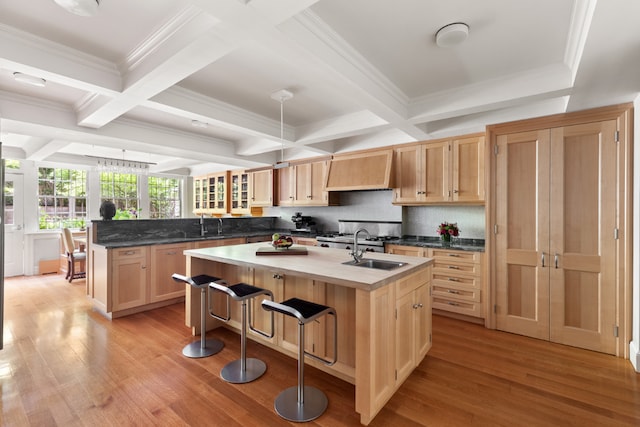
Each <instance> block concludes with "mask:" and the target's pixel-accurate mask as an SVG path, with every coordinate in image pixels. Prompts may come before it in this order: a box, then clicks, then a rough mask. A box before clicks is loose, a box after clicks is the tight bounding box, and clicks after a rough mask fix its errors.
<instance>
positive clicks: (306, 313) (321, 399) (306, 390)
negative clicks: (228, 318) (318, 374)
mask: <svg viewBox="0 0 640 427" xmlns="http://www.w3.org/2000/svg"><path fill="white" fill-rule="evenodd" d="M262 308H264V309H265V310H270V311H277V312H278V313H282V314H284V315H287V316H292V317H295V318H296V319H298V386H297V387H295V386H294V387H289V388H288V389H286V390H284V391H282V392H281V393H280V394H279V395H278V397H276V400H275V402H274V408H275V410H276V412H277V413H278V415H280V416H281V417H282V418H284V419H286V420H289V421H294V422H306V421H311V420H315V419H316V418H318V417H319V416H320V415H322V414H323V413H324V411H325V410H326V409H327V405H328V403H329V402H328V399H327V396H326V395H325V394H324V393H323V392H322V391H320V390H318V389H317V388H315V387H310V386H305V385H304V356H305V355H307V356H309V357H311V358H312V359H315V360H318V361H320V362H323V363H325V364H326V365H329V366H331V365H333V364H334V363H336V361H337V360H338V317H337V315H336V311H335V309H333V308H331V307H327V306H325V305H320V304H316V303H313V302H309V301H305V300H301V299H298V298H291V299H288V300H286V301H283V302H281V303H276V302H273V301H269V300H263V301H262ZM324 315H332V316H333V327H334V334H333V338H334V342H333V349H334V352H333V359H331V360H327V359H323V358H321V357H318V356H316V355H315V354H312V353H309V352H307V351H305V349H304V325H305V324H307V323H309V322H311V321H313V320H316V319H317V318H319V317H321V316H324Z"/></svg>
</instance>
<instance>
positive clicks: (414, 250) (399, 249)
mask: <svg viewBox="0 0 640 427" xmlns="http://www.w3.org/2000/svg"><path fill="white" fill-rule="evenodd" d="M385 252H386V253H388V254H395V255H405V256H418V257H420V256H425V250H424V248H421V247H419V246H404V245H385Z"/></svg>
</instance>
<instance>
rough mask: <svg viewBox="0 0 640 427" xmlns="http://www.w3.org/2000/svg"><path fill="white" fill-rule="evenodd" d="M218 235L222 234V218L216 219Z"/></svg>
mask: <svg viewBox="0 0 640 427" xmlns="http://www.w3.org/2000/svg"><path fill="white" fill-rule="evenodd" d="M218 234H222V218H218Z"/></svg>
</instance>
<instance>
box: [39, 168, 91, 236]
mask: <svg viewBox="0 0 640 427" xmlns="http://www.w3.org/2000/svg"><path fill="white" fill-rule="evenodd" d="M38 207H39V224H40V229H41V230H45V229H59V228H63V227H70V228H81V227H84V225H85V221H86V218H87V172H86V171H82V170H74V169H58V168H38Z"/></svg>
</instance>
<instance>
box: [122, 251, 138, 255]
mask: <svg viewBox="0 0 640 427" xmlns="http://www.w3.org/2000/svg"><path fill="white" fill-rule="evenodd" d="M135 253H136V251H126V252H125V253H124V254H125V255H135Z"/></svg>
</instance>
